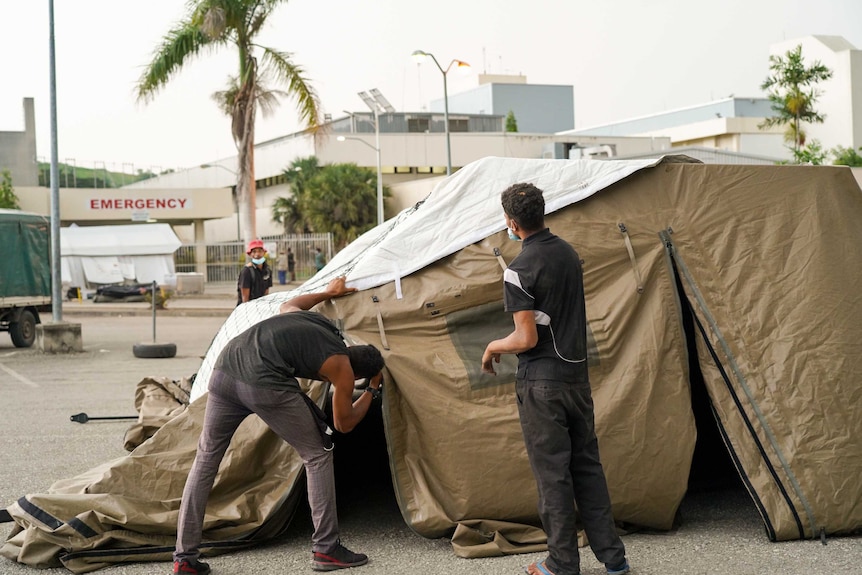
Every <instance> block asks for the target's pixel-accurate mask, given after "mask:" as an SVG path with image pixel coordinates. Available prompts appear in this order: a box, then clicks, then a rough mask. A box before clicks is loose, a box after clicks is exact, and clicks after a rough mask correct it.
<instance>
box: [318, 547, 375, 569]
mask: <svg viewBox="0 0 862 575" xmlns="http://www.w3.org/2000/svg"><path fill="white" fill-rule="evenodd" d="M366 563H368V556H367V555H364V554H362V553H354V552H353V551H351V550H350V549H348V548H347V547H345V546H344V545H342V544H341V541H339V542H338V543H336V544H335V548H334V549H333V550H332V551H329V552H328V553H323V552H322V551H315V552H314V557H313V558H312V560H311V568H312V569H314V570H315V571H335V570H336V569H347V568H348V567H359V566H360V565H365V564H366Z"/></svg>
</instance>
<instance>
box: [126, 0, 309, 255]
mask: <svg viewBox="0 0 862 575" xmlns="http://www.w3.org/2000/svg"><path fill="white" fill-rule="evenodd" d="M286 3H287V0H190V1H189V2H188V4H187V13H186V15H185V17H184V18H183V19H182V20H180V21H179V22H178V23H177V24H175V25H174V27H173V28H172V29H171V30H170V31H169V32H168V33H167V34H166V35H165V36H164V38H163V39H162V42H161V44H159V46H157V47H156V49H155V51H154V53H153V59H152V61H151V62H150V63H149V64H148V65H147V66H146V68H145V70H144V72H143V74H142V75H141V78H140V80H139V81H138V85H137V96H138V100H140V101H145V102H146V101H150V100H152V99H153V98H154V97H155V94H156V93H157V92H158V91H159V90H160V89H161V88H163V87H164V86H165V85H167V83H168V82H169V81H170V80H171V79H172V78H173V77H174V76H175V75H176V74H177V73H178V72H179V71H180V69H181V68H182V67H183V65H184V64H186V63H187V62H189V61H190V60H192V59H193V58H194V57H196V56H198V55H199V54H200V53H201V52H202V51H208V50H215V49H218V48H226V47H231V46H232V47H234V48H236V50H237V51H238V52H239V75H237V76H234V77H231V78H230V79H229V84H228V88H227V89H226V90H225V91H223V92H218V93H216V94H214V96H213V97H214V98H215V99H216V100H217V101H218V102H219V105H220V107H221V109H222V110H223V111H224V112H225V113H226V114H227V115H228V116H230V118H231V132H232V135H233V140H234V143H235V144H236V149H237V182H236V193H237V203H238V206H239V222H240V230H241V234H242V239H243V240H244V241H245V242H248V241H249V240H251V239H253V238H255V237H256V236H257V231H256V222H255V209H254V206H255V179H254V123H255V115H256V113H257V109H258V107H260V109H261V113H262V114H267V113H268V112H269V111H271V110H272V108H273V106H274V105H275V103H276V102H277V99H278V97H279V96H283V95H291V96H293V97H294V98H296V102H297V109H298V112H299V117H300V120H301V121H302V122H303V123H304V124H305V125H306V126H308V128H311V129H316V128H317V127H318V126H319V125H320V120H319V116H320V113H319V108H320V104H319V101H318V97H317V94H316V92H315V91H314V89H313V88H312V87H311V85H310V84H309V82H308V80H307V79H306V78H305V77H304V75H303V74H304V71H303V69H302V68H301V67H299V66H297V65H296V64H294V63H293V62H292V61H291V54H289V53H288V52H279V51H278V50H275V49H273V48H269V47H266V46H261V45H260V44H257V43H256V41H255V39H256V37H257V35H258V33H259V32H260V31H261V29H262V28H263V26H264V24H265V23H266V20H267V18H268V17H269V15H270V14H272V12H273V11H274V10H275V8H276V7H277V6H278V5H279V4H286ZM258 55H259V56H258ZM258 57H260V63H258ZM268 80H270V81H274V82H278V83H280V84H284V85H286V86H287V91H286V92H282V91H277V90H269V89H267V87H266V82H267V81H268Z"/></svg>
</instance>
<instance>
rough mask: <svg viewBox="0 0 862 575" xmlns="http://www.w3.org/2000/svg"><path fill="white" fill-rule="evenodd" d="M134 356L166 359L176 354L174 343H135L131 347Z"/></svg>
mask: <svg viewBox="0 0 862 575" xmlns="http://www.w3.org/2000/svg"><path fill="white" fill-rule="evenodd" d="M132 353H134V354H135V357H140V358H146V359H166V358H169V357H174V356H175V355H177V344H175V343H136V344H135V345H134V346H133V347H132Z"/></svg>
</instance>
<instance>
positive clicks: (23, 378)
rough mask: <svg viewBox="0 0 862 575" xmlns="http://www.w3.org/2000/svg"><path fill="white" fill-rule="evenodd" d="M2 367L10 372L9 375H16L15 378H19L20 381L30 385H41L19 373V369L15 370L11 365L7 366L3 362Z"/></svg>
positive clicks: (0, 367) (0, 365)
mask: <svg viewBox="0 0 862 575" xmlns="http://www.w3.org/2000/svg"><path fill="white" fill-rule="evenodd" d="M0 369H2V370H3V371H5V372H6V373H8V374H9V375H11V376H12V377H14V378H15V379H17V380H18V381H20V382H21V383H23V384H24V385H29V386H30V387H39V384H38V383H34V382H32V381H30V380H29V379H27V378H26V377H24V376H23V375H21V374H20V373H18V372H17V371H15V370H14V369H12V368H9V367H6V366H5V365H3V364H2V363H0Z"/></svg>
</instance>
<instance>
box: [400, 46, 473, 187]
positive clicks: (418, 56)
mask: <svg viewBox="0 0 862 575" xmlns="http://www.w3.org/2000/svg"><path fill="white" fill-rule="evenodd" d="M411 56H412V57H413V60H415V61H416V63H417V64H421V63H422V62H424V61H425V58H431V59H432V60H434V63H435V64H436V65H437V69H438V70H440V73H441V74H443V122H444V124H445V127H446V175H447V176H448V175H450V174H451V173H452V144H451V142H450V141H449V89H448V87H447V85H446V84H447V82H446V75H447V74H448V73H449V70H450V69H451V68H452V65H453V64H454V65H455V67H456V68H458V69H459V70H464V71H467V70H469V69H470V64H468V63H467V62H464V61H462V60H452V61H451V62H449V65H448V66H446V69H445V70H444V69H443V66H441V65H440V62H438V61H437V58H435V57H434V54H432V53H430V52H424V51H422V50H416V51H414V52H413V54H411Z"/></svg>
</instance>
